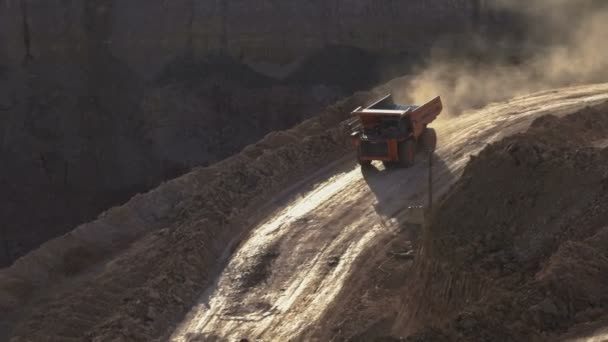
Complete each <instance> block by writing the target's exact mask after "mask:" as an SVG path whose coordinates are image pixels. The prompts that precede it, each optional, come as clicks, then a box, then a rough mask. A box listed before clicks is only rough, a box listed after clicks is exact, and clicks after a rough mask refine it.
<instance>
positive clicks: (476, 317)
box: [0, 84, 608, 342]
mask: <svg viewBox="0 0 608 342" xmlns="http://www.w3.org/2000/svg"><path fill="white" fill-rule="evenodd" d="M389 90H390V89H387V88H383V87H380V88H377V89H375V90H373V91H370V92H362V93H357V94H355V95H353V96H352V97H350V98H348V99H345V100H343V101H341V102H339V103H337V104H335V105H333V106H331V107H328V108H327V109H326V110H325V111H323V112H322V113H321V114H320V115H318V116H315V117H313V118H311V119H309V120H307V121H305V122H303V123H301V124H299V125H297V126H295V127H294V128H292V129H289V130H286V131H279V132H274V133H271V134H268V135H267V136H266V137H265V138H264V139H262V140H261V141H259V142H257V143H255V144H253V145H250V146H249V147H247V148H245V149H244V150H243V151H242V152H241V153H239V154H237V155H235V156H233V157H231V158H228V159H226V160H224V161H222V162H219V163H217V164H213V165H212V166H209V167H204V168H196V169H194V170H192V171H191V172H189V173H187V174H186V175H184V176H181V177H179V178H177V179H174V180H171V181H168V182H165V183H163V184H162V185H161V186H159V187H158V188H156V189H154V190H152V191H150V192H147V193H143V194H140V195H137V196H135V197H134V198H132V199H131V200H130V201H128V202H127V203H126V204H125V205H122V206H119V207H115V208H112V209H110V210H108V211H106V212H104V213H103V214H101V215H100V216H99V217H98V218H97V220H95V221H92V222H89V223H86V224H83V225H81V226H79V227H78V228H76V229H75V230H73V231H71V232H69V233H68V234H66V235H64V236H61V237H58V238H56V239H54V240H51V241H49V242H47V243H45V244H43V245H42V246H41V247H40V248H39V249H37V250H35V251H33V252H31V253H29V254H27V255H26V256H24V257H22V258H20V259H19V260H17V261H16V262H15V263H14V264H13V265H12V266H11V267H9V268H6V269H4V270H2V271H1V272H0V309H1V310H0V319H1V322H2V326H1V328H2V330H1V331H2V334H3V335H2V339H6V340H10V341H15V342H18V341H83V340H88V341H180V342H181V341H240V340H248V341H340V340H361V341H368V340H376V339H382V340H395V341H397V340H400V339H402V338H406V337H407V340H410V341H452V340H460V341H470V340H512V341H521V340H539V341H541V340H556V339H560V338H564V339H569V340H579V339H581V338H586V337H589V336H593V334H595V335H596V337H597V338H600V339H598V340H601V336H602V334H604V333H605V327H606V325H602V324H601V322H603V320H605V319H606V318H607V316H606V315H607V314H608V311H607V310H606V307H607V303H608V302H607V300H608V298H607V297H606V294H607V293H608V289H607V288H606V286H607V284H608V281H607V280H606V274H608V272H607V271H608V261H607V260H608V259H607V258H608V250H607V249H606V246H608V242H607V240H606V236H607V235H606V229H605V226H604V224H605V218H606V215H608V212H606V206H605V203H606V202H605V199H606V191H605V187H606V184H605V182H606V181H605V179H606V175H607V174H608V173H606V172H607V171H608V159H607V157H608V154H606V151H608V150H607V149H606V146H607V145H608V143H607V141H608V140H607V139H608V107H607V105H606V101H608V85H607V84H594V85H586V86H577V87H570V88H562V89H556V90H551V91H544V92H540V93H534V94H530V95H526V96H520V97H516V98H513V99H511V100H509V101H505V102H498V103H493V104H490V105H488V106H487V107H485V108H483V109H480V110H475V111H469V112H467V113H464V114H462V115H460V116H458V117H451V116H444V117H443V118H441V119H439V120H438V121H436V122H435V123H433V125H432V126H433V127H435V129H436V130H437V132H438V136H439V144H438V149H437V151H436V154H435V155H434V156H433V158H434V173H433V175H434V176H433V182H434V188H433V189H434V193H433V196H434V198H436V201H435V205H434V207H433V211H432V214H431V215H430V221H429V222H428V223H427V224H426V225H425V226H424V227H423V229H416V228H415V227H413V226H412V225H410V224H408V217H407V216H408V215H407V214H408V210H407V208H408V207H409V206H418V205H424V204H425V203H426V201H427V196H428V194H427V191H426V189H427V188H426V184H427V173H428V171H427V168H426V165H427V163H426V158H428V157H427V156H423V155H421V156H419V157H418V158H419V162H418V163H417V164H416V165H415V166H414V167H412V168H410V169H390V170H385V169H384V168H383V167H381V166H380V165H376V167H375V168H373V169H371V170H362V169H361V168H360V167H359V166H358V165H357V164H356V162H355V161H354V160H355V158H354V155H353V152H352V149H351V147H350V146H349V139H348V130H347V129H346V128H345V126H344V120H346V119H348V117H349V113H350V111H351V110H352V109H354V108H355V107H357V106H359V105H360V104H363V103H366V102H368V101H370V100H373V99H374V98H375V97H377V96H378V95H379V94H383V93H384V92H386V91H389ZM603 329H604V330H603ZM583 340H584V339H583Z"/></svg>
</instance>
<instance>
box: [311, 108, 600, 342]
mask: <svg viewBox="0 0 608 342" xmlns="http://www.w3.org/2000/svg"><path fill="white" fill-rule="evenodd" d="M607 146H608V103H606V104H602V105H599V106H595V107H592V108H586V109H584V110H582V111H580V112H577V113H574V114H571V115H568V116H566V117H562V118H558V117H555V116H551V115H549V116H543V117H540V118H538V119H537V120H535V121H534V122H533V123H532V124H531V126H530V128H529V129H528V130H527V131H526V132H524V133H520V134H517V135H514V136H511V137H508V138H505V139H504V140H501V141H499V142H496V143H493V144H491V145H489V146H487V147H486V148H485V149H484V150H482V152H480V153H479V155H478V156H476V157H471V160H470V162H469V164H468V165H467V167H466V168H465V170H464V173H463V175H462V178H461V179H460V180H459V181H458V182H457V183H456V184H455V185H454V186H453V187H452V188H451V189H450V190H449V191H448V193H447V194H446V195H444V196H443V197H442V198H441V199H440V201H439V203H438V204H437V205H436V206H435V210H434V213H433V215H432V216H433V219H432V222H431V223H430V225H429V226H428V228H427V229H426V230H424V231H423V232H421V233H420V234H416V231H415V230H414V229H412V228H413V227H412V226H407V225H404V226H403V231H402V232H401V233H400V234H398V235H396V236H395V235H393V236H387V237H386V238H385V239H383V240H381V241H378V242H377V243H376V244H375V247H373V248H370V249H368V250H367V251H366V252H365V253H366V254H365V255H363V256H362V257H361V258H360V260H361V261H359V263H358V264H355V265H353V268H354V269H357V270H359V272H356V273H354V274H353V275H352V276H351V279H350V280H348V281H347V283H349V284H353V286H352V287H351V288H350V289H349V291H347V293H344V294H342V295H341V296H340V297H339V298H336V300H335V302H334V303H333V304H332V306H331V307H330V308H329V310H328V311H327V313H326V314H325V315H324V318H323V319H321V320H320V322H321V327H319V329H317V330H318V333H315V334H314V335H313V337H317V338H319V340H326V339H329V338H331V339H332V340H336V341H338V340H353V341H370V340H383V341H384V340H388V341H393V340H395V341H396V340H400V339H402V338H405V337H407V336H409V337H407V340H408V341H489V340H491V341H495V340H496V341H507V340H508V341H528V340H555V339H557V338H559V337H561V336H562V335H563V334H565V333H566V332H567V331H568V330H572V329H573V327H579V328H580V326H584V325H585V324H586V323H589V322H594V321H596V320H600V319H602V317H603V318H606V315H608V310H606V307H608V306H607V304H608V296H607V295H606V294H608V278H607V276H606V275H607V274H608V247H607V246H608V228H606V225H605V222H607V220H608V208H607V207H606V203H607V201H608V188H607V187H606V186H607V183H606V177H607V175H608V148H606V147H607ZM410 243H411V245H410ZM412 247H413V248H415V249H416V250H417V253H416V255H415V257H412V255H411V254H409V253H408V251H409V250H411V249H412ZM361 272H363V273H364V274H362V273H361ZM362 277H365V278H362ZM361 279H364V280H361ZM361 283H363V284H364V285H360V284H361ZM389 336H392V337H389Z"/></svg>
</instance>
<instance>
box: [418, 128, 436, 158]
mask: <svg viewBox="0 0 608 342" xmlns="http://www.w3.org/2000/svg"><path fill="white" fill-rule="evenodd" d="M421 139H422V147H423V148H424V149H425V150H426V151H427V152H430V153H433V152H435V148H437V132H435V130H434V129H432V128H425V129H424V132H422V137H421Z"/></svg>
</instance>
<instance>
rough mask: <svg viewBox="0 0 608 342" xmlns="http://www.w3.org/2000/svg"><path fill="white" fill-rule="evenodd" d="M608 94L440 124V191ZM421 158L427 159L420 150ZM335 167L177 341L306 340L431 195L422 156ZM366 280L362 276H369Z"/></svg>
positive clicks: (241, 263)
mask: <svg viewBox="0 0 608 342" xmlns="http://www.w3.org/2000/svg"><path fill="white" fill-rule="evenodd" d="M606 99H608V84H601V85H590V86H583V87H575V88H568V89H562V90H556V91H548V92H543V93H539V94H534V95H530V96H526V97H520V98H517V99H514V100H511V101H509V102H505V103H499V104H495V105H491V106H489V107H487V108H485V109H483V110H480V111H476V112H471V113H469V114H466V115H463V116H460V117H458V118H457V119H447V118H444V119H442V120H440V121H438V122H436V123H435V124H434V127H435V128H436V129H437V131H438V136H439V139H440V141H439V146H438V150H437V155H436V157H435V158H436V161H435V176H434V182H435V188H434V193H435V195H440V194H442V193H443V192H445V191H446V189H447V187H449V185H450V184H452V183H453V182H454V180H456V179H457V178H458V177H459V176H460V174H461V172H462V169H463V167H464V166H465V165H466V163H467V162H468V160H469V158H470V155H472V154H476V153H477V152H478V151H480V150H481V149H482V148H483V147H484V146H485V145H486V144H488V143H491V142H493V141H496V140H498V139H500V138H501V137H503V136H506V135H509V134H512V133H514V132H517V131H520V130H522V129H524V128H525V127H526V126H527V125H528V124H529V123H530V121H531V120H533V119H534V118H536V117H538V116H540V115H544V114H554V115H560V114H566V113H568V112H572V111H574V110H576V109H579V108H581V107H584V106H586V105H592V104H596V103H598V102H602V101H605V100H606ZM420 158H421V159H424V157H423V156H421V157H420ZM347 165H348V166H347V167H346V169H344V166H342V169H337V170H334V171H333V172H331V173H330V174H328V175H327V177H326V178H325V180H323V181H321V182H318V183H317V184H315V185H314V187H313V190H311V191H309V192H308V193H305V194H303V195H302V196H300V197H298V198H296V199H293V200H292V201H291V202H290V203H288V204H287V205H285V206H284V207H283V208H278V210H277V211H276V212H275V214H273V215H271V216H269V217H267V218H266V219H265V220H264V222H263V223H262V224H261V225H259V226H258V227H257V228H256V229H254V230H253V231H252V233H251V234H250V236H249V237H248V239H246V240H245V241H244V242H243V243H242V244H241V246H240V247H239V249H238V250H237V251H236V253H235V254H234V255H233V256H232V257H231V259H230V261H229V264H228V266H227V267H226V268H225V270H224V271H223V273H222V274H221V276H220V278H219V280H218V282H217V283H216V285H215V286H214V287H213V288H211V289H209V290H208V291H207V292H206V293H205V294H204V295H203V296H202V298H201V299H200V301H199V303H198V304H197V305H196V306H195V307H194V308H193V309H192V311H191V312H190V314H189V315H188V316H187V317H186V319H185V320H184V321H183V322H182V323H181V324H180V325H179V326H178V327H177V329H176V330H175V331H174V333H173V335H172V337H171V340H172V341H197V340H208V339H211V338H218V339H220V340H237V341H238V340H239V339H242V338H246V339H249V340H251V341H254V340H263V341H266V340H268V341H270V340H273V341H274V340H280V341H289V340H294V341H297V340H302V339H304V338H305V337H306V336H310V334H311V332H312V331H314V329H315V326H316V325H317V324H316V323H317V320H318V319H319V318H320V317H321V316H322V314H323V312H324V310H325V309H326V308H327V307H328V306H329V305H331V303H332V300H333V299H334V298H335V297H336V295H337V294H338V293H339V292H340V291H343V290H348V285H349V284H345V283H344V281H345V279H347V278H348V277H347V276H348V275H349V274H350V273H351V272H364V270H354V269H352V268H351V265H352V264H353V262H354V261H355V260H356V259H357V257H358V256H359V255H361V254H362V252H363V251H365V249H366V248H367V247H368V246H370V245H371V244H372V243H373V242H374V241H377V239H380V238H382V237H383V236H386V234H392V233H394V232H395V231H396V230H398V229H399V228H400V225H401V223H403V222H404V220H405V219H406V218H405V217H404V209H405V208H407V206H408V205H421V204H424V203H425V201H426V194H425V190H426V189H425V186H426V175H427V169H426V167H425V166H426V163H424V162H419V163H417V165H416V166H415V167H413V168H411V169H408V170H384V169H383V168H381V167H378V169H377V170H375V171H374V170H371V171H368V172H364V173H362V171H361V169H359V168H358V167H356V166H355V165H354V163H352V162H348V164H347ZM364 278H365V277H361V279H362V281H364Z"/></svg>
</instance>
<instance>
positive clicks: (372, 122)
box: [351, 95, 443, 167]
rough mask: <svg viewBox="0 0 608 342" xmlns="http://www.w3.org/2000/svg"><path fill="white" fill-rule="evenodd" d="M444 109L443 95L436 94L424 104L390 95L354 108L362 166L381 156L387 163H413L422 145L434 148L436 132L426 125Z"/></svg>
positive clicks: (354, 138)
mask: <svg viewBox="0 0 608 342" xmlns="http://www.w3.org/2000/svg"><path fill="white" fill-rule="evenodd" d="M442 110H443V104H442V103H441V98H440V97H436V98H434V99H433V100H431V101H429V102H428V103H426V104H423V105H421V106H408V105H399V104H395V103H394V102H393V97H392V96H391V95H387V96H385V97H384V98H382V99H380V100H379V101H377V102H376V103H374V104H372V105H371V106H369V107H367V108H363V107H359V108H357V109H355V111H353V113H352V114H353V116H355V117H356V118H358V120H355V122H354V124H351V130H352V133H351V138H352V141H353V144H354V145H355V147H356V149H357V160H358V161H359V164H361V165H362V166H366V165H370V164H371V162H372V161H373V160H380V161H382V162H383V163H384V164H385V165H386V166H396V165H400V166H405V167H409V166H411V165H413V164H414V159H415V157H416V152H417V151H418V150H419V149H420V148H421V147H423V148H425V149H427V150H428V151H431V152H433V151H435V146H436V145H437V135H436V133H435V130H434V129H432V128H429V127H427V126H428V125H429V124H430V123H431V122H433V121H434V120H435V119H436V118H437V116H439V114H440V113H441V111H442Z"/></svg>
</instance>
